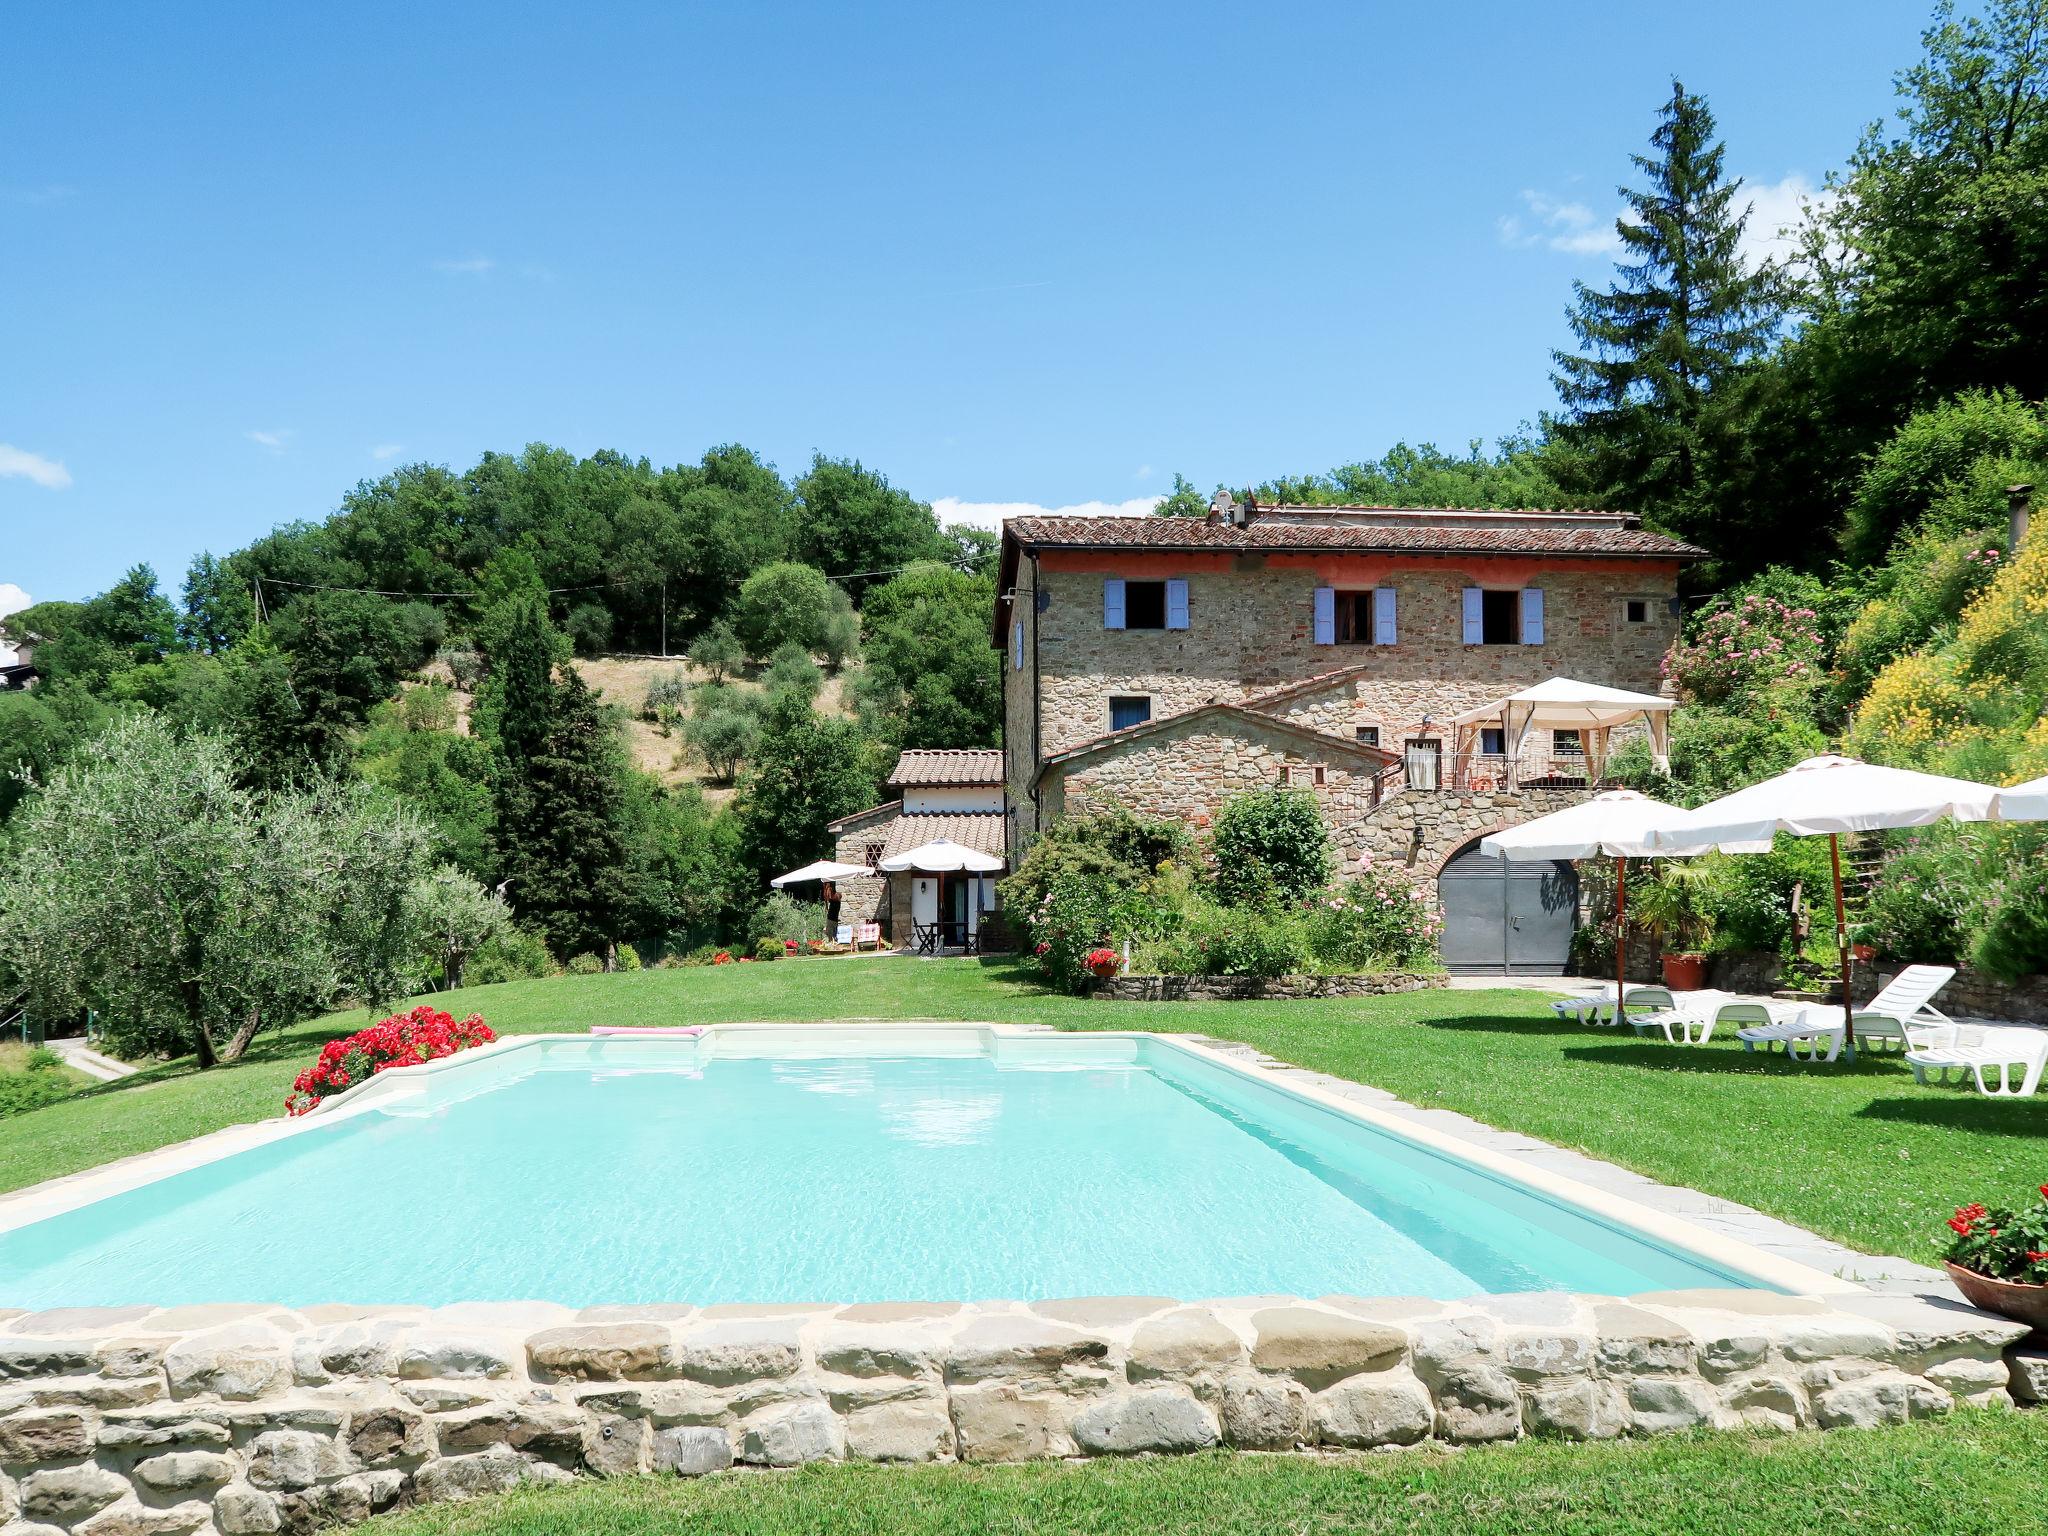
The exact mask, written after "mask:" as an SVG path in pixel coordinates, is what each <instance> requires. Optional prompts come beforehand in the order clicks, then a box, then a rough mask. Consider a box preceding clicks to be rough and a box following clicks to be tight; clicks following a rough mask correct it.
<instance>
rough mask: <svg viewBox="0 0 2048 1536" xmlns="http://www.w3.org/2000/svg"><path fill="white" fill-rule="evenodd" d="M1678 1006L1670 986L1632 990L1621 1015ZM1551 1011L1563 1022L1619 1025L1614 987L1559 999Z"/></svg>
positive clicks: (1623, 1004) (1632, 988)
mask: <svg viewBox="0 0 2048 1536" xmlns="http://www.w3.org/2000/svg"><path fill="white" fill-rule="evenodd" d="M1676 1006H1677V1003H1676V1000H1675V999H1674V998H1673V997H1672V995H1671V989H1670V988H1669V987H1657V986H1641V987H1630V988H1629V989H1628V995H1627V997H1626V998H1625V999H1624V1001H1623V1003H1622V1012H1623V1013H1627V1012H1628V1011H1629V1010H1630V1009H1632V1008H1649V1009H1664V1008H1673V1007H1676ZM1550 1011H1551V1012H1552V1013H1554V1014H1556V1015H1557V1016H1558V1017H1559V1018H1561V1019H1566V1018H1569V1019H1576V1020H1578V1022H1579V1023H1581V1024H1614V1023H1617V1022H1619V1021H1618V1020H1617V1019H1616V1018H1615V1016H1614V988H1613V987H1611V986H1610V987H1597V988H1595V989H1594V990H1593V991H1591V992H1582V993H1580V994H1579V995H1578V996H1576V997H1560V998H1558V999H1557V1000H1556V1001H1555V1002H1553V1003H1552V1004H1551V1005H1550ZM1603 1014H1604V1015H1605V1017H1604V1018H1603V1017H1602V1015H1603ZM1630 1022H1631V1023H1633V1022H1634V1021H1633V1020H1631V1021H1630Z"/></svg>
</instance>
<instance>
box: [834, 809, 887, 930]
mask: <svg viewBox="0 0 2048 1536" xmlns="http://www.w3.org/2000/svg"><path fill="white" fill-rule="evenodd" d="M896 816H897V808H896V806H895V805H893V804H891V805H880V806H876V807H875V808H874V809H873V810H871V811H863V812H862V813H861V814H860V815H858V816H856V817H853V818H852V819H850V820H848V821H845V822H842V823H841V824H840V826H839V829H838V832H837V834H836V836H837V841H836V842H834V843H833V845H832V857H833V858H834V859H836V860H837V861H838V862H840V863H841V864H865V863H867V861H868V845H869V844H871V843H879V842H881V841H882V839H883V838H884V836H885V835H886V834H887V832H888V828H889V823H890V822H892V821H894V820H895V819H896ZM889 907H890V903H889V881H888V878H887V877H886V876H884V875H882V874H880V873H871V874H867V875H855V876H853V877H852V878H851V879H847V880H841V881H840V882H839V921H840V922H842V923H872V922H877V921H879V922H881V923H882V924H883V929H884V931H885V932H886V931H887V925H888V919H889Z"/></svg>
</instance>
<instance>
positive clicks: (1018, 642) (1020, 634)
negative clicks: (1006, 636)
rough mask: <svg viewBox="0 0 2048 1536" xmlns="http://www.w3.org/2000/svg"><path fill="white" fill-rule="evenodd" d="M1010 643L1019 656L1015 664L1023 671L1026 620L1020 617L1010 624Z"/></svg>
mask: <svg viewBox="0 0 2048 1536" xmlns="http://www.w3.org/2000/svg"><path fill="white" fill-rule="evenodd" d="M1010 645H1011V647H1012V649H1013V650H1015V652H1016V656H1017V659H1016V662H1015V663H1014V665H1015V667H1016V669H1017V670H1018V671H1019V672H1022V671H1023V670H1024V621H1023V620H1022V619H1018V620H1017V621H1016V622H1015V623H1013V624H1012V625H1011V626H1010Z"/></svg>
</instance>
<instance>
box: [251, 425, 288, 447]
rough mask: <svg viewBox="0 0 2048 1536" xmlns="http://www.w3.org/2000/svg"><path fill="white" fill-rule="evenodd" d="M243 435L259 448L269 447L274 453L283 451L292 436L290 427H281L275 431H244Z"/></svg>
mask: <svg viewBox="0 0 2048 1536" xmlns="http://www.w3.org/2000/svg"><path fill="white" fill-rule="evenodd" d="M242 436H244V437H246V438H247V439H249V441H250V442H252V443H254V444H256V446H257V447H259V448H268V449H269V450H270V451H271V452H272V453H283V452H284V445H285V444H286V443H287V442H289V441H290V440H291V438H292V429H291V428H290V427H279V428H278V429H277V430H276V431H274V432H256V431H249V432H244V433H243V434H242Z"/></svg>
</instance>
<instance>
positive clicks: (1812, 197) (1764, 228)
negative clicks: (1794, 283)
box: [1738, 171, 1841, 266]
mask: <svg viewBox="0 0 2048 1536" xmlns="http://www.w3.org/2000/svg"><path fill="white" fill-rule="evenodd" d="M1743 191H1744V192H1747V193H1748V194H1749V224H1748V225H1747V226H1746V227H1745V228H1744V229H1743V231H1742V255H1743V258H1744V259H1745V260H1746V261H1748V262H1749V263H1750V264H1751V265H1752V266H1756V265H1760V264H1761V263H1763V262H1766V261H1786V260H1789V259H1791V258H1793V257H1796V256H1797V255H1798V252H1799V242H1798V238H1797V230H1798V226H1799V225H1800V223H1801V222H1803V221H1804V219H1805V217H1806V210H1807V208H1808V207H1809V206H1810V207H1812V208H1814V209H1816V210H1824V209H1826V208H1827V207H1828V206H1829V205H1830V204H1831V203H1833V202H1834V201H1835V200H1836V199H1837V198H1838V197H1840V196H1841V194H1840V193H1839V192H1832V191H1828V190H1826V189H1825V188H1818V187H1815V186H1814V184H1813V183H1812V182H1810V181H1808V180H1807V179H1806V178H1805V177H1804V176H1802V175H1800V174H1799V173H1798V172H1797V171H1794V172H1793V173H1792V174H1791V175H1789V176H1787V177H1785V178H1784V179H1783V180H1781V181H1772V182H1754V181H1753V182H1749V183H1747V184H1745V186H1744V187H1743ZM1739 195H1740V194H1738V196H1739Z"/></svg>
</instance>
